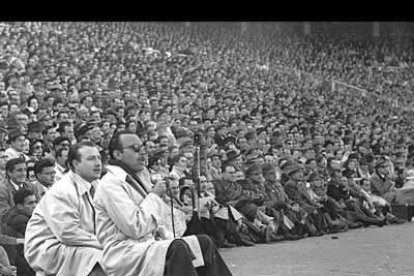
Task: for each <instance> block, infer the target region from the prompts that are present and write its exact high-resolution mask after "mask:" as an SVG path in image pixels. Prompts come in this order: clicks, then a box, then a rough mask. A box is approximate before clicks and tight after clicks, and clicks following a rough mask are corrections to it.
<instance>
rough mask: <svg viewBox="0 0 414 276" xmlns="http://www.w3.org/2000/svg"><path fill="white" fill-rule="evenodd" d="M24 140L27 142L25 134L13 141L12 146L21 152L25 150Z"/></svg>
mask: <svg viewBox="0 0 414 276" xmlns="http://www.w3.org/2000/svg"><path fill="white" fill-rule="evenodd" d="M24 142H25V137H24V136H23V135H20V136H19V137H17V138H16V139H15V140H14V141H13V142H11V146H12V148H14V149H15V150H17V151H19V152H23V150H24V146H25V145H24Z"/></svg>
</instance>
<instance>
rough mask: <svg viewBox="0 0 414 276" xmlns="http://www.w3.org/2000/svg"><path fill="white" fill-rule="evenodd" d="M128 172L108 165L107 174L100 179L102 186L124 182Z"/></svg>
mask: <svg viewBox="0 0 414 276" xmlns="http://www.w3.org/2000/svg"><path fill="white" fill-rule="evenodd" d="M127 175H128V174H127V172H125V170H124V169H122V168H121V167H119V166H113V165H108V166H107V172H106V174H105V175H104V176H103V177H102V178H101V179H100V184H101V185H108V184H111V183H113V182H114V181H115V182H118V181H124V180H125V179H126V177H127Z"/></svg>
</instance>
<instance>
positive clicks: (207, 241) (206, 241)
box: [197, 235, 215, 250]
mask: <svg viewBox="0 0 414 276" xmlns="http://www.w3.org/2000/svg"><path fill="white" fill-rule="evenodd" d="M197 239H198V242H199V243H200V247H201V248H202V249H203V250H204V249H208V248H214V247H215V245H214V242H213V241H212V240H211V238H210V237H209V236H207V235H197Z"/></svg>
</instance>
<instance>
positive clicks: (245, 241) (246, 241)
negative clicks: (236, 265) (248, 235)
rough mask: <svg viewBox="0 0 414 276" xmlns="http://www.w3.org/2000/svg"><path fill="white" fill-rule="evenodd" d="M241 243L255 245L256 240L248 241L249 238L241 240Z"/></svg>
mask: <svg viewBox="0 0 414 276" xmlns="http://www.w3.org/2000/svg"><path fill="white" fill-rule="evenodd" d="M241 245H243V246H249V247H250V246H254V245H255V243H254V242H252V241H248V240H243V239H242V240H241Z"/></svg>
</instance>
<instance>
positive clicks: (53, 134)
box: [44, 128, 57, 141]
mask: <svg viewBox="0 0 414 276" xmlns="http://www.w3.org/2000/svg"><path fill="white" fill-rule="evenodd" d="M56 135H57V132H56V130H55V128H50V129H48V130H47V134H46V136H45V137H44V138H45V140H47V141H53V140H55V138H56V137H57V136H56Z"/></svg>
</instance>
